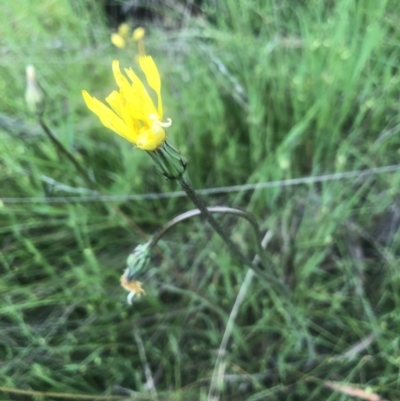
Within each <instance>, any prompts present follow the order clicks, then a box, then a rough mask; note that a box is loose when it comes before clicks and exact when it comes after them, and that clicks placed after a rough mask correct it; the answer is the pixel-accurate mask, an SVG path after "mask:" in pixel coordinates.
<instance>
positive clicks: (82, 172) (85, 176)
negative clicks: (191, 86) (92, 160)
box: [38, 117, 95, 189]
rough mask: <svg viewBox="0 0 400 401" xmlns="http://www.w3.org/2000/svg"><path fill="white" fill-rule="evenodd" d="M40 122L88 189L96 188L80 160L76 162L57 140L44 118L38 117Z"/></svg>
mask: <svg viewBox="0 0 400 401" xmlns="http://www.w3.org/2000/svg"><path fill="white" fill-rule="evenodd" d="M38 122H39V124H40V126H41V127H42V128H43V131H44V132H45V133H46V135H47V136H48V138H49V139H50V141H51V143H52V144H53V145H54V147H55V148H56V149H57V151H58V152H59V154H60V155H61V156H65V157H66V158H67V159H68V160H69V161H70V162H71V163H72V164H73V165H74V166H75V168H76V170H77V171H78V173H79V174H80V176H81V177H82V178H83V179H84V180H85V182H86V184H87V185H88V187H89V188H91V189H93V188H94V187H95V184H94V182H93V180H92V179H91V178H90V177H89V175H88V173H87V171H86V170H85V169H84V168H83V167H82V166H81V164H80V163H79V162H78V160H76V158H75V156H74V155H73V154H72V153H71V152H70V151H69V150H68V149H67V148H66V147H65V146H64V145H63V144H62V143H61V142H60V141H59V140H58V139H57V137H56V136H55V135H54V134H53V132H52V131H51V129H50V128H49V127H48V125H47V124H46V123H45V122H44V120H43V118H42V117H38Z"/></svg>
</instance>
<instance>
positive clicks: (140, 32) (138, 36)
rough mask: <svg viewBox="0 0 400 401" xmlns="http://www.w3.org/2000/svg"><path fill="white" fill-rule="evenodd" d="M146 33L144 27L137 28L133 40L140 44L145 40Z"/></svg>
mask: <svg viewBox="0 0 400 401" xmlns="http://www.w3.org/2000/svg"><path fill="white" fill-rule="evenodd" d="M145 33H146V31H145V30H144V28H142V27H139V28H136V29H135V30H134V31H133V35H132V39H133V40H134V41H135V42H138V41H139V40H142V39H143V38H144V35H145Z"/></svg>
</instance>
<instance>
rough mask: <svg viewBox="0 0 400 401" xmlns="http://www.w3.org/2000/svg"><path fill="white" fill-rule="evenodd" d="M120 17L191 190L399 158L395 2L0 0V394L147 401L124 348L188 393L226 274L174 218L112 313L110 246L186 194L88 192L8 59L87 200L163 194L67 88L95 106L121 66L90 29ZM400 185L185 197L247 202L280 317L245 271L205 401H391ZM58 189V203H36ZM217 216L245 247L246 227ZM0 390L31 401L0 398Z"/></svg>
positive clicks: (204, 373)
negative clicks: (134, 32) (275, 274)
mask: <svg viewBox="0 0 400 401" xmlns="http://www.w3.org/2000/svg"><path fill="white" fill-rule="evenodd" d="M124 20H126V21H127V22H128V23H130V24H131V26H132V27H137V26H139V25H141V26H144V27H145V28H146V30H147V36H146V46H147V52H148V53H149V54H151V55H153V57H154V58H155V60H156V62H157V64H158V66H159V69H160V72H161V75H162V82H163V98H164V108H165V116H166V117H171V118H172V120H173V125H172V127H171V128H170V129H168V137H169V140H170V141H171V143H173V144H175V145H176V146H177V147H178V148H179V149H180V151H181V152H182V153H183V154H184V155H185V156H186V157H187V159H188V161H189V164H188V172H189V175H190V177H191V179H192V182H193V184H194V186H195V187H196V188H207V187H221V186H228V185H240V184H246V183H257V182H266V181H272V180H284V179H289V178H295V177H302V176H315V175H320V174H326V173H334V172H345V171H353V170H362V169H367V168H374V167H379V166H385V165H393V164H398V160H399V146H400V139H399V131H400V121H399V120H400V116H399V95H400V90H399V89H400V86H399V80H400V75H399V68H398V66H399V52H400V47H399V43H400V42H399V40H400V5H399V3H398V2H397V1H395V0H390V1H389V0H388V1H385V0H383V1H379V2H377V1H374V0H364V1H358V2H356V1H354V2H353V1H348V0H331V1H317V0H304V1H294V0H292V1H289V0H284V1H272V0H271V1H270V0H269V1H262V0H249V1H243V0H239V1H238V0H225V1H223V2H217V1H214V0H203V1H201V2H200V1H198V2H194V1H184V0H182V1H178V0H175V1H174V0H171V1H168V2H161V1H156V0H153V1H148V2H141V3H140V2H129V1H125V2H121V3H118V4H117V3H115V4H111V5H110V4H109V3H107V4H106V3H102V2H97V1H90V0H42V1H41V2H32V1H30V0H19V1H18V2H16V1H15V2H6V4H3V5H2V9H1V11H0V53H1V58H0V90H1V93H2V97H1V111H0V137H1V138H0V199H1V202H0V266H1V272H2V274H1V277H0V291H1V299H2V302H1V308H0V316H1V320H0V325H1V330H0V360H1V363H0V383H2V386H3V387H0V389H3V390H4V388H5V387H11V388H15V389H22V390H35V391H42V392H58V393H64V394H72V395H75V397H76V398H75V399H81V398H80V397H81V395H83V394H84V395H89V396H90V395H91V396H93V399H101V398H99V396H108V395H114V396H117V395H119V396H121V398H120V399H124V397H125V398H126V399H127V398H128V395H129V394H130V393H129V391H134V392H138V393H141V396H143V399H150V398H151V394H150V395H149V388H148V385H147V384H146V377H145V373H144V364H143V360H142V359H141V357H140V353H139V349H141V350H142V351H143V350H144V351H145V354H146V358H147V361H148V363H149V366H150V369H151V372H152V375H153V379H154V382H155V387H156V389H157V392H158V396H159V398H160V399H171V400H172V399H174V400H175V399H182V400H198V399H199V400H200V399H201V400H205V399H207V393H208V389H209V384H210V379H211V376H212V372H213V367H214V363H215V359H216V354H217V351H218V348H219V345H220V342H221V338H222V335H223V332H224V329H225V327H226V324H227V320H228V317H229V313H230V310H231V308H232V305H233V303H234V300H235V298H236V295H237V292H238V290H239V288H240V285H241V283H242V281H243V278H244V276H245V274H246V268H245V267H244V266H240V265H238V264H237V263H236V262H235V261H234V260H233V259H232V258H231V256H230V255H229V254H228V252H227V250H226V249H225V247H224V245H223V244H222V243H221V241H220V240H219V238H218V237H215V236H214V235H213V234H212V232H211V231H210V230H209V228H208V227H205V226H203V225H202V224H201V222H200V220H195V219H194V220H193V221H191V222H185V223H183V224H182V225H181V226H180V227H178V228H176V229H174V230H173V231H171V232H169V234H168V236H167V237H165V238H164V241H162V243H161V244H160V247H159V252H158V253H157V255H155V256H154V258H153V260H152V266H154V269H151V271H149V273H148V274H146V275H145V277H143V278H142V281H143V282H144V285H145V289H146V291H147V296H146V297H145V298H143V299H142V300H140V302H135V303H134V305H133V306H132V307H129V306H128V305H126V295H127V293H126V292H124V291H123V289H122V288H120V286H119V277H120V275H121V273H122V271H123V268H124V267H125V260H126V257H127V256H128V254H129V252H130V251H131V250H132V249H133V248H134V247H135V246H136V245H137V244H138V243H141V242H143V241H144V240H145V239H146V238H148V236H149V235H150V234H151V233H152V232H153V230H154V229H155V228H156V227H158V226H159V225H161V224H163V223H165V222H166V221H168V220H169V219H171V218H172V217H174V216H175V215H176V214H179V213H181V212H183V211H186V210H188V209H190V208H192V206H191V205H190V203H189V201H187V200H186V199H185V198H171V199H159V200H153V201H148V200H146V201H127V200H124V199H123V198H121V199H120V200H118V201H106V200H104V201H98V200H97V201H96V200H92V201H88V199H87V197H88V196H90V195H92V194H91V193H90V191H88V190H87V189H85V182H84V181H83V180H82V179H81V177H79V176H78V175H77V173H76V171H75V170H74V166H73V165H71V164H70V163H69V162H68V161H67V160H64V159H62V158H60V156H59V155H58V154H57V152H56V151H55V149H54V148H53V147H52V145H51V143H50V142H49V141H48V139H47V137H46V136H45V135H44V134H43V133H42V132H41V130H40V127H39V126H38V124H37V123H36V121H35V119H34V117H33V116H32V115H30V114H29V113H28V111H27V110H26V106H25V104H24V91H25V67H26V65H27V64H33V65H34V66H35V67H36V69H37V71H38V78H39V80H40V82H41V84H42V86H43V88H44V90H45V91H46V94H47V108H46V118H47V121H48V124H49V125H50V126H51V128H52V129H53V130H54V132H55V133H56V135H57V137H58V139H59V140H60V141H61V142H62V143H63V144H64V145H65V146H66V147H67V148H68V149H69V150H70V151H71V152H72V153H73V154H74V155H75V156H76V157H77V158H78V159H79V160H80V162H81V163H82V164H84V166H85V168H86V169H87V171H88V172H89V174H91V175H92V176H93V177H95V179H96V182H97V185H98V188H99V191H100V192H101V193H102V194H103V195H125V194H140V193H147V192H165V191H175V190H178V188H177V185H176V184H175V183H173V182H169V181H165V180H163V179H162V177H161V176H160V175H159V174H157V172H156V171H155V168H154V166H153V165H152V163H151V160H150V158H149V157H148V156H147V155H146V154H145V153H144V152H140V151H138V150H132V146H131V145H130V144H129V143H127V142H126V141H124V140H123V139H121V138H119V137H117V136H116V135H114V134H112V133H111V132H110V131H108V130H106V129H105V128H104V127H102V126H101V125H100V123H99V122H98V120H97V118H96V117H95V116H94V115H92V114H91V113H90V112H89V111H88V110H87V108H86V107H85V105H84V102H83V99H82V97H81V94H80V92H81V90H82V89H86V90H88V91H89V93H91V94H92V95H94V96H96V97H98V98H100V99H104V97H105V96H106V95H107V94H108V93H109V92H110V91H111V90H112V89H113V88H114V83H113V78H112V74H111V61H112V60H113V59H114V58H118V59H120V60H121V63H122V64H123V65H124V66H129V65H132V64H134V63H133V54H131V53H129V52H127V51H125V50H121V49H117V48H114V47H113V46H112V45H111V43H110V40H109V38H110V34H111V32H113V31H115V30H116V28H117V26H118V23H119V22H122V21H124ZM399 181H400V173H390V174H380V175H372V176H363V177H360V178H358V179H352V180H339V181H330V182H325V183H320V184H313V185H300V186H289V187H278V188H271V189H263V190H255V191H239V192H236V193H229V194H223V195H213V196H207V197H206V200H207V201H208V202H209V204H211V205H216V204H226V205H228V206H235V207H240V208H243V209H246V210H248V211H250V212H252V213H254V215H255V216H256V218H257V220H258V221H259V224H260V227H261V228H262V230H263V232H265V231H267V230H269V232H270V233H271V234H272V239H271V241H270V243H269V245H268V251H269V254H270V256H271V259H272V260H273V263H274V264H275V266H276V267H277V269H278V270H279V272H280V275H281V276H282V277H283V278H284V280H285V281H286V283H287V284H288V285H289V286H290V288H291V290H292V299H291V300H290V302H291V303H292V309H290V310H288V309H286V308H285V307H284V305H285V302H286V301H287V300H283V299H281V297H280V296H279V295H277V294H275V293H274V292H271V291H270V290H269V289H270V287H269V285H268V283H264V282H263V280H261V279H257V280H255V281H254V282H253V283H252V287H251V289H250V291H249V293H248V296H247V298H246V300H245V303H244V304H243V305H242V308H241V310H240V313H239V316H238V318H237V320H236V324H235V328H234V332H233V337H232V340H231V342H230V345H229V347H228V356H227V358H228V359H227V367H226V375H227V376H226V378H225V388H224V390H223V395H222V399H224V400H251V401H255V400H264V399H265V400H271V401H275V400H276V401H278V400H288V401H291V400H292V401H294V400H310V401H311V400H329V401H334V400H341V401H343V400H348V399H349V400H350V399H354V398H350V396H346V395H345V394H343V393H341V392H334V391H333V390H332V389H328V388H326V386H324V385H323V383H324V381H327V380H330V381H337V382H343V383H352V384H354V385H355V386H359V387H360V388H362V389H366V390H367V391H369V392H371V393H378V394H379V395H381V396H382V397H384V398H385V399H388V400H391V401H393V400H396V399H399V398H400V391H399V385H400V382H399V363H400V342H399V332H400V319H399V313H398V311H399V308H400V281H399V278H400V276H399V263H398V259H399V245H400V244H399V236H398V234H397V231H398V227H399V222H400V207H399V206H400V205H399V190H398V188H399ZM68 196H74V197H78V198H79V199H78V200H75V201H74V202H51V201H50V200H49V198H53V197H68ZM11 198H13V199H11ZM16 198H23V200H24V201H23V200H21V199H16ZM46 199H47V200H46ZM41 200H42V201H41ZM221 222H222V223H223V224H224V226H225V227H226V228H227V229H228V230H230V232H231V233H232V238H233V239H234V240H235V242H236V243H237V244H238V246H240V247H242V249H244V250H245V251H246V252H248V253H249V255H252V253H253V251H254V249H255V247H254V244H252V240H253V237H252V233H251V230H250V228H249V227H248V226H247V225H246V224H244V223H240V224H238V223H237V222H236V221H235V220H234V219H231V218H224V219H221ZM293 314H295V316H293ZM299 322H301V324H300V323H299ZM142 345H143V347H142ZM357 346H358V348H357ZM349 350H350V351H349ZM131 394H133V393H131ZM71 397H72V396H71ZM0 398H1V399H2V400H3V399H4V400H30V399H32V396H30V395H23V394H15V393H10V392H6V391H3V392H2V393H1V396H0ZM40 399H45V400H53V399H57V398H56V397H53V396H42V397H41V398H40ZM104 399H107V398H104ZM153 399H154V395H153Z"/></svg>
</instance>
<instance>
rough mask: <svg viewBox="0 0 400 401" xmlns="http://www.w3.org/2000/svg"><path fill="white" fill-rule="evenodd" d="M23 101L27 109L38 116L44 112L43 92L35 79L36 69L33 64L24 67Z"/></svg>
mask: <svg viewBox="0 0 400 401" xmlns="http://www.w3.org/2000/svg"><path fill="white" fill-rule="evenodd" d="M25 101H26V104H27V105H28V108H29V110H30V111H31V112H32V113H36V114H37V115H38V116H39V117H41V116H42V115H43V112H44V94H43V91H42V89H41V88H40V85H39V83H38V82H37V80H36V71H35V67H34V66H33V65H28V66H27V67H26V92H25Z"/></svg>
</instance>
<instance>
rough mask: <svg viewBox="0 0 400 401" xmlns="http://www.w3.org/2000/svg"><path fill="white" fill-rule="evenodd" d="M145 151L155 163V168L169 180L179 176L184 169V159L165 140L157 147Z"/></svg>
mask: <svg viewBox="0 0 400 401" xmlns="http://www.w3.org/2000/svg"><path fill="white" fill-rule="evenodd" d="M147 153H148V154H149V155H150V157H151V158H152V159H153V161H154V163H155V164H156V167H157V170H158V171H159V172H160V173H161V174H162V175H164V177H166V178H168V179H169V180H176V179H179V178H181V177H182V174H183V173H184V172H185V170H186V159H185V158H184V157H183V156H182V155H181V154H180V153H179V152H178V151H177V150H176V149H175V148H174V147H172V146H171V145H170V144H169V143H168V142H167V141H165V142H164V143H163V144H162V145H161V146H160V147H159V148H158V149H156V150H153V151H149V152H147Z"/></svg>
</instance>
